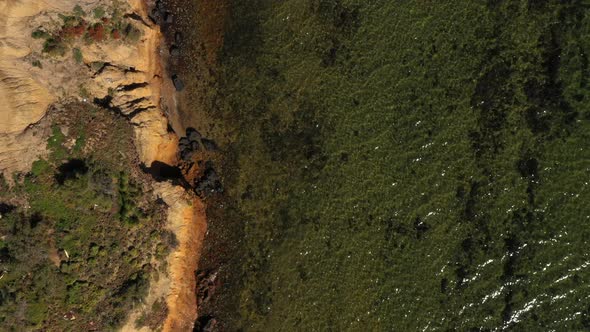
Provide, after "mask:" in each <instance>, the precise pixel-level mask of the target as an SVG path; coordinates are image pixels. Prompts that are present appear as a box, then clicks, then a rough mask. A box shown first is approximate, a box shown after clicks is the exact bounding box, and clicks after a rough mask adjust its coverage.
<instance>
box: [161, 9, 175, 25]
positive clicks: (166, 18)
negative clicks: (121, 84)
mask: <svg viewBox="0 0 590 332" xmlns="http://www.w3.org/2000/svg"><path fill="white" fill-rule="evenodd" d="M163 17H164V23H166V24H171V23H172V22H174V15H172V13H170V12H165V13H164V15H163Z"/></svg>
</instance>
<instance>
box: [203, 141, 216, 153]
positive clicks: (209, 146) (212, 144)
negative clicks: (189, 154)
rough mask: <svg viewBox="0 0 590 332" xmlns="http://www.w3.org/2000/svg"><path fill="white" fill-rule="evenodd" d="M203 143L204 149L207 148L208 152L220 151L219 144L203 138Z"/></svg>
mask: <svg viewBox="0 0 590 332" xmlns="http://www.w3.org/2000/svg"><path fill="white" fill-rule="evenodd" d="M201 142H202V143H203V147H205V150H207V151H217V150H218V149H219V148H218V147H217V144H215V142H214V141H213V140H210V139H207V138H203V139H202V140H201Z"/></svg>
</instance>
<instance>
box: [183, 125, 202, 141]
mask: <svg viewBox="0 0 590 332" xmlns="http://www.w3.org/2000/svg"><path fill="white" fill-rule="evenodd" d="M186 136H187V137H188V139H190V140H191V141H198V140H200V139H201V137H202V136H201V133H199V132H198V131H197V130H196V129H195V128H191V127H189V128H187V129H186Z"/></svg>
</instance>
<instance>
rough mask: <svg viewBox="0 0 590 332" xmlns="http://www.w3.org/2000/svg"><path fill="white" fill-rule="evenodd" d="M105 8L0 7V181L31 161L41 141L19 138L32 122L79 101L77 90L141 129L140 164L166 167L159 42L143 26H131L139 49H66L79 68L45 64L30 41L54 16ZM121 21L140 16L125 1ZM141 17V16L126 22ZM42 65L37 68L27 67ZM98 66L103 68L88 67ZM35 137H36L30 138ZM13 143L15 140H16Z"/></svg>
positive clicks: (168, 140)
mask: <svg viewBox="0 0 590 332" xmlns="http://www.w3.org/2000/svg"><path fill="white" fill-rule="evenodd" d="M110 3H111V2H110V1H107V0H103V1H101V0H94V1H74V0H66V1H64V0H45V1H38V0H20V1H17V0H7V1H3V2H1V3H0V98H1V100H3V103H1V104H0V143H4V144H0V171H2V172H3V173H5V174H7V173H9V172H14V171H26V170H27V169H28V168H30V166H31V162H32V160H34V159H35V158H32V160H29V158H24V159H22V158H20V156H19V155H22V153H23V152H25V154H26V155H27V156H33V155H34V156H33V157H37V156H38V154H40V153H42V152H43V151H42V150H43V149H39V148H38V147H39V145H43V144H40V142H42V140H41V139H37V140H27V139H25V138H26V137H28V136H32V135H25V136H23V133H24V132H26V131H28V130H30V129H28V127H29V126H30V125H32V124H35V123H37V122H39V121H40V120H41V119H42V118H43V117H44V115H45V114H46V112H47V110H48V107H49V105H51V104H52V103H53V102H56V101H58V100H60V99H65V98H79V99H85V98H83V97H81V94H80V90H81V89H84V90H85V92H86V93H88V94H90V95H91V96H92V98H99V99H104V98H106V97H108V98H109V99H110V100H109V101H108V102H107V104H108V106H110V107H113V108H117V109H120V111H121V113H123V114H125V115H128V116H129V117H130V118H131V121H132V123H134V124H135V125H137V126H138V127H140V128H142V130H137V131H136V138H137V145H138V148H139V153H140V155H141V157H142V161H144V162H145V163H146V165H148V166H149V165H150V164H151V162H153V161H154V160H156V159H157V160H163V161H166V162H172V161H173V159H174V154H175V153H174V152H175V151H174V146H175V143H176V142H175V138H174V135H171V134H169V133H168V130H167V121H166V119H165V117H163V116H162V112H161V110H160V86H161V81H162V73H161V69H160V66H159V61H158V60H159V59H158V57H157V56H155V54H156V53H155V52H156V51H157V50H158V48H159V45H160V42H161V36H160V32H159V29H158V28H157V27H154V26H150V25H149V24H148V23H147V22H149V21H148V20H147V18H146V20H145V21H144V20H143V19H142V18H138V19H137V20H136V22H134V23H135V24H134V25H135V26H137V27H138V28H139V29H140V30H141V32H142V34H141V39H140V41H139V43H137V44H130V43H122V42H113V41H110V42H104V43H93V44H90V45H86V44H84V43H81V42H80V43H78V44H76V43H74V45H73V46H76V47H78V48H79V49H81V53H82V55H83V56H82V57H83V58H82V63H76V61H75V60H74V59H73V57H72V56H71V55H70V54H69V53H68V54H66V55H65V56H62V57H57V58H52V57H48V56H46V55H44V54H43V53H42V51H41V49H42V47H43V45H42V44H43V42H42V41H40V40H35V39H33V38H32V37H31V33H32V32H33V31H34V29H36V28H37V27H39V26H42V25H44V26H50V27H51V26H52V25H55V24H56V23H55V22H56V21H58V20H59V19H58V18H57V15H58V13H61V12H71V10H72V8H73V7H74V6H75V5H80V6H81V7H82V8H84V9H87V10H90V8H93V7H96V6H97V5H98V4H101V5H105V6H108V5H110ZM130 5H131V6H129V7H128V8H127V10H128V11H129V14H131V13H134V14H137V13H136V12H135V11H141V10H142V3H141V1H135V0H134V1H130ZM133 17H141V16H133ZM33 58H35V59H37V58H42V59H43V66H42V68H38V67H35V66H34V65H33V61H32V59H33ZM99 63H104V65H102V66H100V65H98V66H97V65H96V64H99ZM35 136H39V135H35ZM16 137H19V139H16Z"/></svg>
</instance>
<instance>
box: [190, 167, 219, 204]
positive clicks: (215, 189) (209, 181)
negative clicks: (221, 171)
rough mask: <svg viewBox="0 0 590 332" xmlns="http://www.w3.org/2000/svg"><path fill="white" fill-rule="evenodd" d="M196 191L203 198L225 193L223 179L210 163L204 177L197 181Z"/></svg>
mask: <svg viewBox="0 0 590 332" xmlns="http://www.w3.org/2000/svg"><path fill="white" fill-rule="evenodd" d="M194 190H195V193H196V194H197V195H199V196H201V197H208V196H210V195H211V194H215V193H221V192H223V186H222V185H221V179H220V178H219V175H217V172H216V171H215V170H214V169H213V167H212V166H211V164H210V163H208V165H206V168H205V172H204V173H203V176H201V177H200V178H198V179H197V180H196V181H195V185H194Z"/></svg>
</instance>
